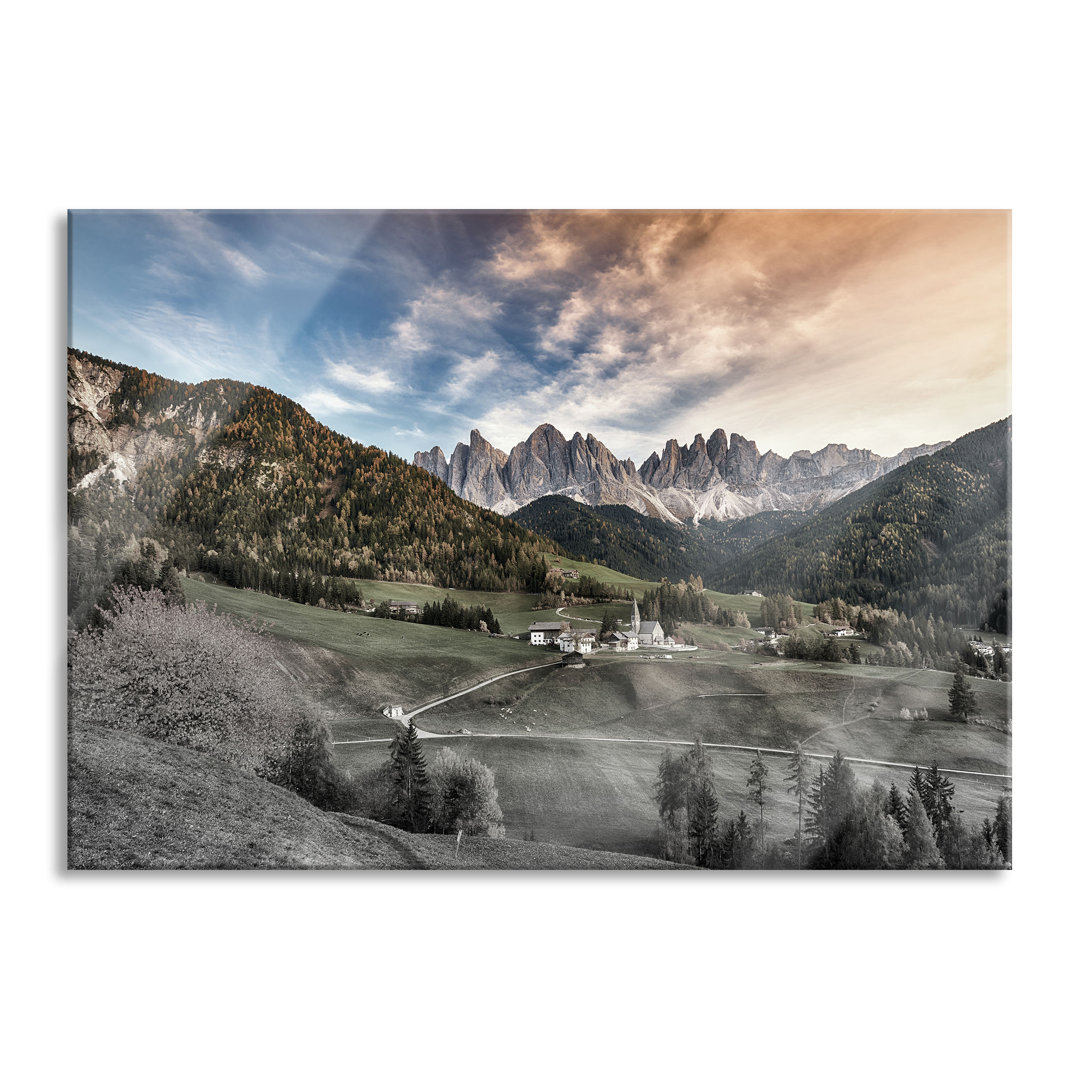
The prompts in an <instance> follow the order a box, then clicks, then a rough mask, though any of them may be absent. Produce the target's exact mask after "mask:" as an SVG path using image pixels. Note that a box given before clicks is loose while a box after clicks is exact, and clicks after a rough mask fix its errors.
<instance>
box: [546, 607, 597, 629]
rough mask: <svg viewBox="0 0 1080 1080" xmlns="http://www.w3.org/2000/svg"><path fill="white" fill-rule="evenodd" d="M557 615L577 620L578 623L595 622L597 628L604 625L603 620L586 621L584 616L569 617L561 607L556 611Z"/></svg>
mask: <svg viewBox="0 0 1080 1080" xmlns="http://www.w3.org/2000/svg"><path fill="white" fill-rule="evenodd" d="M555 614H556V615H561V616H562V617H563V618H564V619H577V621H578V622H594V623H596V625H597V626H600V625H602V624H603V621H604V620H603V619H586V618H585V616H584V615H567V614H566V612H565V611H563V609H562V608H561V607H557V608H556V609H555Z"/></svg>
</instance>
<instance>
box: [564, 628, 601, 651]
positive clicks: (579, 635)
mask: <svg viewBox="0 0 1080 1080" xmlns="http://www.w3.org/2000/svg"><path fill="white" fill-rule="evenodd" d="M595 644H596V631H595V630H568V631H567V632H566V633H563V634H560V635H559V652H564V653H572V652H579V653H581V655H582V656H588V654H589V653H591V652H592V651H593V645H595Z"/></svg>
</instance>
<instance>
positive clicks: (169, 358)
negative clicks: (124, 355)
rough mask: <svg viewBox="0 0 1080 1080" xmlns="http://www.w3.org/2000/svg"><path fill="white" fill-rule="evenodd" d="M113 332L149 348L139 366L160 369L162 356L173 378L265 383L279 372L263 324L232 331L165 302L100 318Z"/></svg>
mask: <svg viewBox="0 0 1080 1080" xmlns="http://www.w3.org/2000/svg"><path fill="white" fill-rule="evenodd" d="M103 321H104V323H105V325H107V326H109V328H110V329H112V330H113V331H114V332H118V333H120V334H121V335H122V336H124V337H126V338H128V339H131V340H134V341H135V342H137V343H139V344H140V345H141V350H140V351H141V352H146V350H147V349H148V350H149V354H148V356H149V358H148V359H146V360H145V361H144V366H147V367H150V368H152V369H153V368H154V367H155V363H157V365H158V366H160V360H161V359H162V358H163V359H164V360H165V361H166V362H167V366H168V367H169V368H170V369H173V370H175V369H179V370H178V374H177V377H178V378H183V379H185V380H188V381H191V382H199V381H201V380H203V379H208V378H215V377H222V376H224V377H226V378H231V379H242V380H248V381H250V382H255V383H260V384H263V385H265V384H268V383H269V382H270V381H271V379H272V378H273V377H274V376H275V375H279V374H280V364H279V356H278V352H277V350H276V349H275V347H274V345H273V343H272V341H271V339H270V333H269V326H268V323H267V322H266V321H265V320H264V321H263V322H261V323H259V324H257V325H255V326H251V327H243V328H241V327H237V326H235V325H234V324H232V323H230V322H227V321H225V320H223V319H219V318H213V317H211V316H209V315H204V314H199V313H197V312H195V311H189V310H183V309H180V308H178V307H176V306H174V305H172V304H169V303H166V302H164V301H157V302H155V303H151V304H148V305H147V306H145V307H141V308H137V309H135V310H134V311H130V312H127V313H126V314H124V315H116V316H112V317H111V318H110V317H108V316H105V318H104V320H103Z"/></svg>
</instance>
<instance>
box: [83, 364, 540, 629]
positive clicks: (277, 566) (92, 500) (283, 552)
mask: <svg viewBox="0 0 1080 1080" xmlns="http://www.w3.org/2000/svg"><path fill="white" fill-rule="evenodd" d="M68 425H69V450H68V484H69V538H70V550H71V558H70V560H69V571H70V577H69V591H70V594H71V597H72V602H71V605H70V606H71V609H72V610H74V609H75V608H77V607H78V606H79V605H80V603H85V602H86V600H87V597H88V596H90V597H92V598H96V595H97V593H99V592H100V589H101V587H102V585H103V584H105V583H107V581H108V580H109V578H110V577H111V574H110V570H111V569H112V568H113V567H114V566H115V565H116V564H117V563H118V562H119V560H120V559H121V558H123V557H124V556H125V554H126V555H127V556H128V557H130V555H131V544H132V538H140V539H141V538H142V537H145V536H151V537H153V538H154V539H156V540H159V541H160V542H161V543H163V544H164V546H165V547H166V548H167V549H168V550H169V552H170V554H171V556H172V559H173V561H174V562H175V563H176V564H177V565H178V566H180V567H186V568H189V569H197V570H207V571H210V572H212V573H215V574H218V575H219V576H220V577H221V578H222V579H223V580H225V581H226V582H228V583H229V584H231V585H237V586H242V587H249V588H255V589H259V590H263V591H267V592H272V593H276V594H277V595H281V596H286V597H288V598H289V599H295V600H301V601H306V602H311V603H314V602H317V601H318V600H319V599H324V598H325V599H326V600H327V601H328V602H331V603H336V602H343V601H348V600H350V599H352V600H355V598H356V590H355V588H351V589H350V588H349V587H348V586H347V585H342V584H341V582H343V581H345V582H347V581H349V580H350V579H351V580H353V581H355V580H356V579H362V578H383V579H386V580H391V581H415V582H422V583H426V584H430V585H438V586H440V587H442V586H445V587H463V588H477V589H490V590H500V589H522V590H525V591H535V589H537V588H539V586H540V585H541V584H542V582H543V579H544V574H545V572H546V567H545V564H544V558H543V556H544V554H545V553H553V552H555V551H556V550H557V548H556V545H554V544H553V543H552V542H551V541H549V540H545V539H542V538H541V537H538V536H536V535H534V534H532V533H530V532H528V531H527V530H526V529H523V528H522V527H521V526H519V525H516V524H514V523H513V522H510V521H508V520H507V519H506V518H503V517H500V516H499V515H498V514H495V513H493V512H491V511H489V510H482V509H479V508H478V507H476V506H474V505H472V504H470V503H467V502H465V501H464V500H463V499H460V498H458V497H457V496H456V495H454V494H453V493H452V492H451V491H450V490H449V489H448V488H447V487H446V486H445V485H444V484H442V483H440V482H439V481H438V480H436V479H435V478H434V477H433V476H432V475H431V474H430V473H428V472H426V471H425V470H423V469H420V468H416V467H414V466H412V465H407V464H406V463H405V462H404V461H402V460H401V459H400V458H397V457H395V456H393V455H392V454H387V453H386V452H385V451H382V450H379V449H378V448H375V447H370V446H363V445H361V444H359V443H355V442H353V441H352V440H351V439H348V438H346V437H345V436H343V435H339V434H337V433H336V432H334V431H331V430H330V429H329V428H327V427H325V426H324V425H322V424H320V423H317V422H316V421H315V420H314V419H313V418H312V417H311V416H310V415H309V414H308V413H307V412H305V411H304V409H302V408H301V407H300V406H299V405H297V404H296V403H295V402H293V401H291V400H289V399H288V398H285V397H282V396H281V395H280V394H275V393H272V392H271V391H269V390H266V389H264V388H262V387H258V386H251V385H249V384H245V383H233V382H228V381H226V380H214V381H212V382H208V383H201V384H199V385H197V386H191V385H188V384H186V383H179V382H175V381H173V380H169V379H162V378H160V377H158V376H156V375H152V374H150V373H148V372H144V371H140V370H139V369H136V368H130V367H126V366H124V365H118V364H113V363H111V362H110V361H107V360H103V359H101V358H100V357H94V356H90V355H88V354H86V353H81V352H79V351H77V350H69V354H68ZM334 579H337V580H334Z"/></svg>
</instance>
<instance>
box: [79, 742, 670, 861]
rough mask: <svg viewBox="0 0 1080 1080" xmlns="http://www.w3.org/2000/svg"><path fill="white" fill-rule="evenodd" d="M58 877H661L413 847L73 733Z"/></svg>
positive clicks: (224, 775)
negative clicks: (188, 873) (465, 873)
mask: <svg viewBox="0 0 1080 1080" xmlns="http://www.w3.org/2000/svg"><path fill="white" fill-rule="evenodd" d="M68 750H69V753H68V866H69V867H70V868H71V869H76V870H121V869H124V870H134V869H144V870H150V869H155V870H170V869H171V870H212V869H229V870H269V869H275V870H357V869H364V870H542V869H543V870H654V869H655V870H670V869H677V867H675V866H673V864H671V863H664V862H660V861H658V860H655V859H645V858H637V857H635V856H633V855H619V854H612V853H608V852H597V851H584V850H580V849H577V848H571V847H563V846H560V845H557V844H546V843H527V842H524V841H520V840H489V839H486V838H480V837H467V838H464V839H463V840H462V843H461V848H460V850H457V849H456V848H455V838H454V837H451V836H431V835H426V836H420V835H415V834H413V833H407V832H401V831H400V830H398V829H394V828H391V827H390V826H388V825H383V824H381V823H379V822H376V821H370V820H368V819H366V818H358V817H354V816H351V815H346V814H330V813H324V812H323V811H321V810H317V809H316V808H315V807H314V806H312V805H311V804H310V803H307V802H305V801H304V800H303V799H301V798H300V797H299V796H297V795H294V794H292V792H289V791H285V790H283V789H282V788H279V787H275V786H274V785H273V784H269V783H267V782H266V781H264V780H258V779H256V778H254V777H252V776H249V775H247V774H245V773H241V772H238V771H237V770H235V769H233V768H231V767H230V766H229V765H227V764H225V763H224V762H223V761H221V760H219V759H217V758H215V757H212V756H211V755H209V754H199V753H196V752H195V751H192V750H185V749H182V748H180V747H177V746H169V745H166V744H165V743H160V742H156V741H155V740H153V739H147V738H144V737H143V736H140V735H133V734H130V733H126V732H119V731H112V730H109V729H107V728H100V727H95V726H92V725H89V724H78V723H76V724H74V725H73V726H72V728H71V730H70V735H69V747H68Z"/></svg>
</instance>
